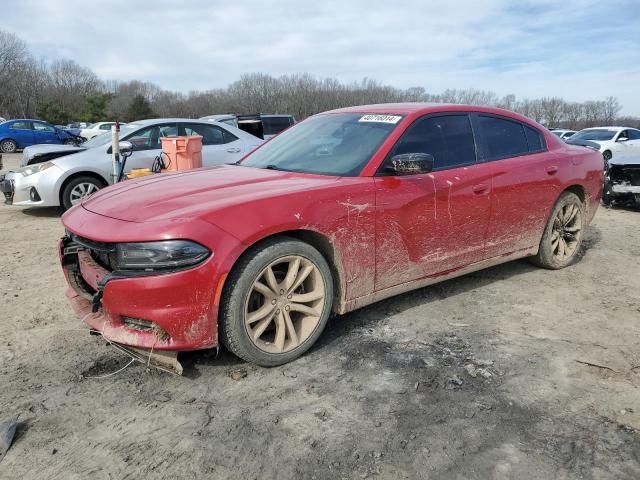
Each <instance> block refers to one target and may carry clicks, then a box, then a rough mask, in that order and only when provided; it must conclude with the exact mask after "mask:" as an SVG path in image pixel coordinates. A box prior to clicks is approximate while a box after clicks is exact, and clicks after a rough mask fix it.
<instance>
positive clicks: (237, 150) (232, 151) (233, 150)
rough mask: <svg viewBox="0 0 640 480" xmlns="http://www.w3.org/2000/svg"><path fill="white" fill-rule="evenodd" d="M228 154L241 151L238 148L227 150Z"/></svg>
mask: <svg viewBox="0 0 640 480" xmlns="http://www.w3.org/2000/svg"><path fill="white" fill-rule="evenodd" d="M227 152H229V153H240V149H239V148H238V147H231V148H227Z"/></svg>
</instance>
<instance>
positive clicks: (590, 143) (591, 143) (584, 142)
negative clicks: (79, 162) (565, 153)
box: [566, 138, 602, 150]
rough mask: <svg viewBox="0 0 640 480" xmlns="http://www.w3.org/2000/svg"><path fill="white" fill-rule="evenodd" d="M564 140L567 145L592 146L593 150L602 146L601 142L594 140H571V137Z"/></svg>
mask: <svg viewBox="0 0 640 480" xmlns="http://www.w3.org/2000/svg"><path fill="white" fill-rule="evenodd" d="M566 142H567V143H568V144H569V145H580V146H583V147H589V148H593V149H595V150H600V147H601V146H602V142H596V141H595V140H571V138H568V139H567V140H566Z"/></svg>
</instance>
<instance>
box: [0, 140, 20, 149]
mask: <svg viewBox="0 0 640 480" xmlns="http://www.w3.org/2000/svg"><path fill="white" fill-rule="evenodd" d="M7 140H11V141H12V142H13V143H15V144H16V150H17V149H18V148H21V146H20V142H18V141H17V140H16V139H14V138H13V137H4V138H1V139H0V144H1V143H2V142H6V141H7ZM14 153H15V152H14Z"/></svg>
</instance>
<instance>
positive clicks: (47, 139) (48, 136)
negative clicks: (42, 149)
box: [33, 122, 61, 145]
mask: <svg viewBox="0 0 640 480" xmlns="http://www.w3.org/2000/svg"><path fill="white" fill-rule="evenodd" d="M33 134H34V139H35V142H36V143H37V144H41V143H48V144H56V145H57V144H59V143H61V142H60V139H59V138H58V135H57V132H56V129H55V128H54V127H53V126H51V125H47V124H46V123H41V122H33Z"/></svg>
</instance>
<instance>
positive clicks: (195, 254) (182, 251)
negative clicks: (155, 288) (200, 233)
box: [116, 240, 211, 272]
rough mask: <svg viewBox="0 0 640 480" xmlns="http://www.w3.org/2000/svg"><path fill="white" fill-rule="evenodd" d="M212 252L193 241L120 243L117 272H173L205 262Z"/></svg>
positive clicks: (117, 246) (117, 247) (117, 252)
mask: <svg viewBox="0 0 640 480" xmlns="http://www.w3.org/2000/svg"><path fill="white" fill-rule="evenodd" d="M210 255H211V251H210V250H209V249H208V248H206V247H204V246H202V245H200V244H199V243H196V242H192V241H191V240H162V241H158V242H140V243H118V244H117V245H116V265H117V270H142V271H149V272H154V271H157V270H173V269H180V268H185V267H191V266H193V265H197V264H198V263H200V262H203V261H204V260H206V259H207V258H208V257H209V256H210Z"/></svg>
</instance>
